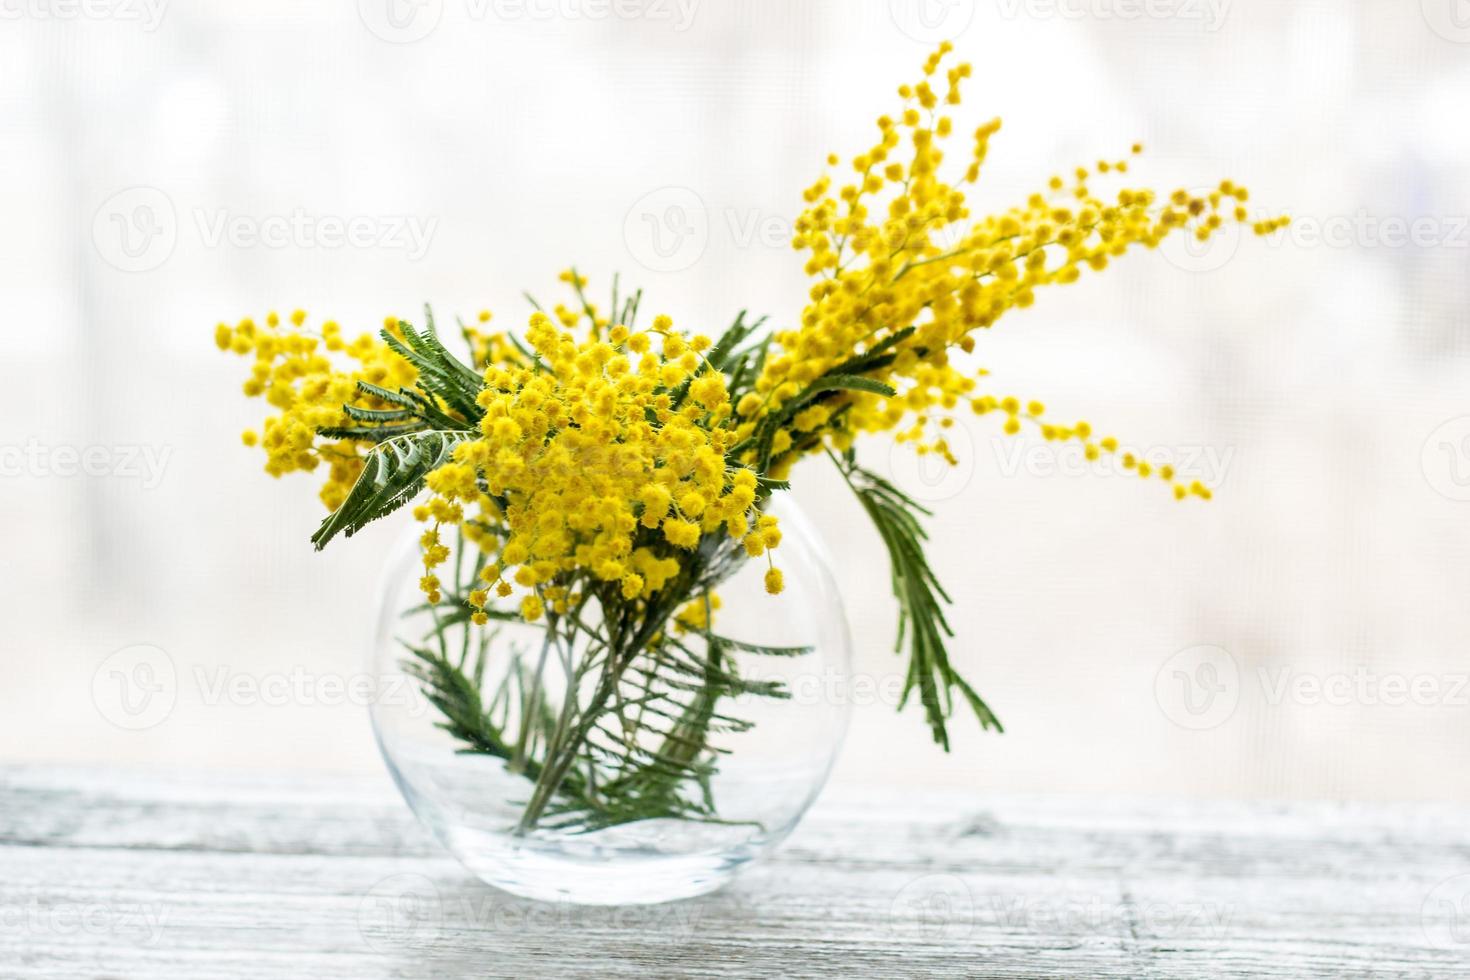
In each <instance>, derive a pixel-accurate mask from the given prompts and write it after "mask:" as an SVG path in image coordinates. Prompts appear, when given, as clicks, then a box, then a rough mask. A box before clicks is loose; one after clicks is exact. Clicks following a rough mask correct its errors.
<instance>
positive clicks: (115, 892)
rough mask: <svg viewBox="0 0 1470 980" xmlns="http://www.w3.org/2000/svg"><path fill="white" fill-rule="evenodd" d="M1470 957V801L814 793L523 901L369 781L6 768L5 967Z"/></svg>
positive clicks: (928, 968)
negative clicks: (771, 834) (593, 896)
mask: <svg viewBox="0 0 1470 980" xmlns="http://www.w3.org/2000/svg"><path fill="white" fill-rule="evenodd" d="M1261 974H1275V975H1287V976H1308V975H1313V976H1357V975H1379V976H1425V977H1428V976H1435V977H1443V976H1453V975H1465V976H1470V813H1467V812H1466V811H1465V810H1464V809H1458V808H1450V807H1426V806H1418V807H1367V806H1335V805H1325V804H1322V805H1318V804H1313V805H1291V806H1273V805H1241V804H1213V803H1212V804H1179V803H1154V802H1146V801H1145V802H1140V801H1133V802H1098V801H1083V800H1057V799H1050V800H1039V799H1032V798H1024V799H1023V798H1015V797H992V796H975V797H972V798H960V797H956V796H938V797H932V798H916V797H913V796H911V795H909V794H904V795H901V796H900V795H897V794H894V795H889V794H885V793H884V792H882V791H881V790H879V791H874V792H871V793H862V792H858V791H856V790H853V789H844V790H834V791H831V792H829V794H828V795H827V796H826V797H825V798H824V799H823V800H822V801H821V802H819V803H818V804H817V806H816V807H815V808H814V809H813V811H812V813H811V814H810V815H809V816H808V818H807V820H806V822H805V823H804V824H803V826H802V827H801V829H799V830H798V831H797V833H796V834H795V835H794V836H793V837H792V838H791V840H790V841H788V842H787V844H786V845H785V846H784V847H783V848H782V849H781V850H780V851H779V852H778V853H777V855H776V856H775V857H774V858H773V859H771V860H769V861H767V862H765V863H764V864H762V865H759V866H757V867H755V868H752V869H750V870H749V871H748V872H747V873H746V874H745V876H744V877H742V878H741V879H739V880H738V881H737V882H736V884H735V885H733V886H732V887H730V888H728V889H726V890H725V891H723V892H721V893H718V894H716V895H712V896H709V897H706V898H703V899H696V900H693V901H690V902H684V903H675V904H672V905H665V906H651V907H638V908H573V907H562V906H556V905H543V904H537V903H531V902H525V901H521V900H519V899H515V898H511V897H510V896H507V895H504V894H502V893H500V892H497V891H495V890H493V889H491V888H489V887H487V886H485V885H482V884H480V883H479V882H478V881H477V880H475V879H474V878H472V877H470V876H469V875H468V874H467V873H466V872H464V871H463V870H461V868H460V867H459V865H458V864H457V863H456V862H455V861H454V860H453V859H452V858H450V857H449V856H448V855H447V854H446V853H445V852H443V851H442V850H440V849H439V848H438V846H437V845H436V844H435V843H434V842H433V840H431V839H430V838H429V836H428V834H427V833H426V832H425V831H423V830H422V829H421V828H420V827H419V826H418V825H417V824H416V823H415V822H414V821H413V819H412V817H411V816H410V815H409V813H408V811H407V809H406V808H405V807H404V806H403V804H402V803H401V802H400V801H399V799H398V797H397V796H396V795H395V794H394V792H393V790H392V789H391V787H390V786H389V785H388V783H387V781H386V778H384V779H372V780H345V779H338V778H330V779H323V778H311V777H302V776H283V777H279V778H262V777H247V776H238V775H230V776H220V775H207V776H197V777H185V776H177V775H170V776H160V775H139V774H132V773H124V774H119V773H111V772H104V771H92V770H60V771H57V770H43V769H39V768H12V769H0V977H4V978H6V980H9V978H12V977H15V978H23V977H24V978H29V977H48V978H60V977H66V978H76V977H108V978H114V977H119V978H120V977H129V978H131V977H139V978H150V980H152V978H174V977H177V978H189V980H202V978H209V977H240V978H245V977H249V978H275V977H280V978H291V980H300V978H311V980H328V978H338V977H340V978H351V980H363V978H373V977H404V978H408V977H452V976H476V977H481V976H486V977H528V976H586V977H623V976H629V977H631V976H637V977H640V978H649V977H662V976H694V977H725V976H741V977H745V976H844V977H863V976H883V977H889V976H891V977H917V976H942V977H978V976H1038V975H1040V976H1059V977H1087V976H1102V977H1114V976H1116V977H1191V978H1194V977H1206V976H1236V975H1240V976H1245V975H1252V976H1258V975H1261Z"/></svg>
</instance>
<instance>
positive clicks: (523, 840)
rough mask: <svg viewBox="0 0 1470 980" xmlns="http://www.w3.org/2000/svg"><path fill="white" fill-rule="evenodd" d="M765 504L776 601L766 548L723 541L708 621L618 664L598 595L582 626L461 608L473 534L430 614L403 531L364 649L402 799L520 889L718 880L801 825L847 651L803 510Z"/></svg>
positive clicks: (466, 853)
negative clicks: (778, 582)
mask: <svg viewBox="0 0 1470 980" xmlns="http://www.w3.org/2000/svg"><path fill="white" fill-rule="evenodd" d="M769 510H770V512H771V513H774V514H775V515H776V516H777V517H778V519H779V521H780V526H781V528H782V532H783V539H782V542H781V545H780V547H779V549H777V550H776V551H775V553H774V554H775V557H776V559H777V561H778V563H779V566H780V568H781V569H782V571H783V573H784V577H785V590H784V591H783V592H782V593H781V594H780V595H776V596H772V595H769V594H767V593H766V592H765V590H764V587H763V576H764V574H765V571H766V568H767V562H766V559H765V558H764V557H762V558H758V559H748V560H746V559H744V556H743V554H742V553H740V552H739V551H738V549H734V548H732V549H731V550H730V553H729V554H728V555H726V556H725V558H726V559H727V561H728V567H727V569H726V571H725V573H724V574H722V575H721V580H720V581H719V582H718V584H717V585H716V586H715V587H714V590H713V591H714V594H715V595H716V596H718V600H717V601H718V603H719V605H718V608H713V604H711V612H712V618H711V622H710V625H709V626H708V627H707V628H705V627H703V626H702V625H701V624H698V623H690V624H685V625H684V626H682V627H681V626H680V625H679V624H677V623H675V622H668V623H667V624H666V625H665V627H664V630H663V631H661V632H663V634H664V636H663V638H657V637H656V638H655V639H654V640H653V641H652V642H651V643H649V644H648V645H646V646H643V647H641V648H637V649H632V650H630V651H629V652H628V654H626V655H624V656H621V657H617V658H613V657H611V656H609V655H608V654H607V653H606V651H607V650H608V649H610V648H611V647H612V646H613V644H611V643H606V644H605V643H603V642H602V641H601V640H599V639H598V638H599V637H606V636H607V635H608V630H609V626H608V625H607V624H604V623H602V622H601V620H600V613H599V611H598V610H597V609H596V608H595V604H590V605H589V606H587V607H584V608H583V609H582V611H581V613H580V615H579V616H578V617H576V618H577V619H578V620H579V622H578V623H577V624H572V623H570V622H569V620H570V619H571V618H573V617H569V616H563V617H547V618H545V619H542V620H539V621H538V622H536V623H534V624H528V623H525V622H523V621H517V620H516V619H515V618H513V617H507V618H506V619H505V620H503V621H502V620H495V619H492V620H491V621H490V622H489V623H487V624H485V625H483V626H475V625H473V624H472V623H470V622H468V620H467V619H466V618H465V616H466V614H467V611H465V613H461V614H459V615H456V610H455V609H454V608H453V605H452V600H451V598H450V597H451V596H452V594H453V593H454V592H455V589H454V588H451V587H448V583H450V582H452V581H453V579H454V577H455V575H456V574H458V575H459V576H460V577H461V578H464V576H465V571H464V570H465V569H466V568H469V567H472V565H473V557H472V555H473V551H474V546H473V545H469V546H466V547H465V548H464V549H462V550H463V552H464V555H463V556H462V555H461V554H459V553H456V554H454V555H453V556H452V557H451V559H450V561H449V562H448V563H447V564H446V565H445V566H443V567H441V568H440V569H439V570H438V571H439V572H440V577H441V578H442V579H444V581H445V582H446V590H445V595H446V598H445V600H444V601H443V602H441V603H440V604H439V605H438V606H435V607H429V606H428V605H427V604H426V603H425V602H424V597H423V595H422V594H421V593H420V592H419V591H418V579H419V576H420V575H421V574H422V566H421V564H420V558H419V550H418V545H417V537H418V532H417V530H415V531H414V532H413V533H411V534H409V535H407V536H406V537H405V539H404V541H403V543H402V545H401V546H400V547H399V548H398V549H397V551H396V552H395V554H394V556H393V558H392V559H391V562H390V565H389V568H388V574H387V576H386V579H385V583H384V591H383V596H382V605H381V609H380V613H379V617H378V627H377V639H376V642H375V643H374V648H373V651H372V665H371V673H372V674H373V676H375V677H377V678H379V680H380V682H381V684H382V686H381V688H380V696H379V697H377V698H375V699H374V702H373V706H372V709H371V713H372V722H373V729H374V732H375V734H376V736H377V740H378V745H379V747H380V749H381V750H382V753H383V758H384V759H385V760H386V761H387V763H388V768H389V770H390V771H391V772H392V774H393V778H394V780H395V781H396V782H397V784H398V787H399V789H400V790H401V791H402V792H403V796H404V798H405V799H406V800H407V801H408V804H409V806H410V807H411V808H412V809H413V811H414V813H415V814H416V815H417V816H418V818H419V819H420V820H421V821H422V822H423V823H424V824H425V825H426V826H427V827H428V828H429V829H430V830H431V831H433V833H434V834H435V836H436V837H438V839H439V840H440V841H441V842H443V844H444V846H445V847H447V848H448V849H449V850H450V851H451V852H452V853H453V854H454V855H455V856H456V857H457V858H458V859H459V860H460V861H461V862H462V863H463V864H464V865H465V866H466V867H467V868H469V869H470V870H471V871H472V872H474V873H475V874H476V875H478V876H479V877H480V878H481V879H483V880H484V881H486V882H488V883H489V884H491V885H494V886H496V887H498V888H502V889H504V890H505V891H508V892H511V893H513V894H516V895H520V896H524V897H528V898H535V899H542V900H548V901H562V902H574V903H584V904H631V903H648V902H662V901H668V900H672V899H678V898H687V897H690V896H694V895H700V894H703V893H705V892H709V891H712V890H714V889H715V888H718V887H720V886H721V885H722V884H724V883H725V882H726V881H728V880H729V879H730V878H731V876H732V875H733V874H734V873H735V872H736V871H737V870H738V869H739V868H740V867H741V866H743V865H744V864H746V863H748V862H749V861H751V860H754V859H755V858H758V857H759V856H761V855H762V854H764V853H766V852H767V851H769V850H771V849H772V848H774V847H775V846H776V845H777V844H778V843H780V841H781V840H782V839H783V838H785V837H786V835H787V834H789V833H790V832H791V830H792V829H793V828H794V827H795V826H796V824H797V822H798V821H799V820H800V819H801V816H802V814H803V813H804V812H805V811H806V809H807V807H808V806H809V805H810V804H811V802H812V801H813V799H815V797H816V795H817V793H818V792H819V791H820V789H821V788H822V785H823V783H824V782H825V781H826V779H827V775H828V773H829V771H830V770H831V767H832V763H833V761H834V759H835V757H836V753H837V750H838V748H839V746H840V744H841V740H842V737H843V734H844V733H845V730H846V726H847V697H846V684H847V672H848V669H849V657H850V650H849V638H848V632H847V625H846V619H845V618H844V615H843V611H842V604H841V601H840V599H839V596H838V593H837V589H836V585H835V583H834V582H833V579H832V575H831V573H830V571H829V569H828V563H827V561H826V558H825V554H824V551H823V549H822V547H821V544H820V542H819V541H818V539H817V538H816V537H815V535H814V532H813V530H812V528H811V526H810V524H808V522H807V521H806V520H805V518H804V517H803V516H802V515H801V513H800V512H799V510H798V509H797V508H796V506H795V505H794V504H793V503H792V502H791V501H790V500H789V499H787V497H786V495H784V494H777V495H776V498H775V499H774V500H773V501H772V503H771V506H770V508H769ZM446 543H452V542H446ZM456 568H458V569H459V572H458V573H456ZM698 605H699V608H704V607H703V604H702V602H701V603H699V604H698ZM613 629H616V627H615V626H614V627H613ZM624 646H625V647H626V646H627V645H626V644H625V645H624ZM569 678H570V679H571V680H570V681H569ZM390 694H391V695H392V696H389V695H390Z"/></svg>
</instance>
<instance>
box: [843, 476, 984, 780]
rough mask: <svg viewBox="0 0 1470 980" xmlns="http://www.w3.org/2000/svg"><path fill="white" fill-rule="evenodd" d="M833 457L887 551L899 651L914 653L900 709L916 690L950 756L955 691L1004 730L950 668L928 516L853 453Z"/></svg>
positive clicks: (944, 598) (941, 591)
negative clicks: (927, 546) (928, 551)
mask: <svg viewBox="0 0 1470 980" xmlns="http://www.w3.org/2000/svg"><path fill="white" fill-rule="evenodd" d="M829 455H831V456H832V459H833V462H835V463H836V464H837V468H838V469H839V470H840V471H841V473H842V476H843V478H844V479H845V480H846V481H847V484H848V486H849V487H850V488H851V489H852V491H853V493H854V494H855V495H856V496H857V498H858V502H859V503H861V504H862V506H863V509H864V510H865V511H866V512H867V514H868V517H869V518H870V519H871V520H872V522H873V526H874V527H875V528H877V530H878V534H879V536H880V537H881V538H882V539H883V544H884V546H885V547H886V548H887V549H888V558H889V568H890V580H891V585H892V588H893V595H894V598H895V599H897V600H898V609H899V611H898V636H897V638H896V641H895V648H896V649H898V650H900V651H902V650H903V649H904V647H905V645H907V648H908V653H909V665H908V672H907V675H906V677H905V680H904V689H903V695H902V697H901V699H900V701H899V707H900V708H902V707H903V705H904V704H905V703H906V702H907V700H908V697H909V695H910V694H912V693H914V692H915V691H917V692H918V695H919V703H920V704H921V705H922V707H923V709H924V714H925V717H926V719H927V720H928V722H929V727H930V729H931V730H932V731H933V733H934V741H936V742H938V743H939V744H940V745H941V746H943V747H944V750H945V751H946V752H947V751H949V731H948V729H947V727H946V722H947V720H948V719H949V717H950V715H951V714H952V713H953V710H954V692H955V691H956V690H958V691H959V694H960V696H961V697H962V698H963V699H964V701H965V702H966V703H967V704H968V705H969V706H970V710H971V711H973V712H974V714H975V717H976V718H977V719H978V720H979V722H980V727H981V728H982V729H989V728H994V729H995V730H996V731H1004V729H1003V728H1002V726H1001V723H1000V720H999V719H998V718H996V716H995V713H994V712H992V711H991V710H990V707H989V706H988V705H987V704H986V703H985V701H984V700H983V699H982V698H981V697H980V695H978V694H977V693H975V690H974V688H972V687H971V686H970V685H969V684H968V683H967V682H966V681H965V680H964V678H962V677H961V676H960V675H959V674H958V673H957V672H956V671H955V669H954V668H953V667H952V666H951V665H950V662H949V651H948V650H947V649H946V647H945V638H946V637H950V636H953V635H954V631H953V630H951V629H950V625H949V622H948V620H947V619H946V618H945V615H944V606H945V605H947V604H948V603H949V602H950V598H949V595H948V594H947V593H946V592H945V591H944V588H943V587H942V586H941V585H940V584H939V579H938V578H937V577H936V576H935V574H934V570H933V569H932V568H930V567H929V562H928V559H927V558H925V556H924V541H925V540H926V538H927V535H926V534H925V532H924V528H923V525H922V523H921V522H920V520H919V517H920V515H925V516H927V515H928V513H929V512H928V511H927V510H925V509H924V508H923V507H922V506H920V505H919V504H918V503H917V502H916V501H914V500H913V499H912V498H911V497H909V496H908V495H907V494H905V493H903V492H902V491H901V490H899V489H898V488H897V487H895V486H894V485H893V484H892V483H890V482H889V481H887V480H885V479H883V478H882V477H880V476H878V475H877V474H875V473H871V472H869V471H868V470H865V469H863V468H862V467H860V466H858V465H857V461H856V457H855V456H854V455H853V453H852V452H851V451H848V452H847V453H844V454H843V455H842V456H840V457H839V456H837V455H835V454H830V453H829Z"/></svg>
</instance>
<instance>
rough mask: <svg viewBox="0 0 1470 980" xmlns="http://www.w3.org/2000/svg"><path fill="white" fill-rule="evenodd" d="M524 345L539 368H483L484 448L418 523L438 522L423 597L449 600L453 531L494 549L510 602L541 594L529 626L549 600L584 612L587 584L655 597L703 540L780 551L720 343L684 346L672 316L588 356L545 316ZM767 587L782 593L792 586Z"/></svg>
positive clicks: (612, 337) (532, 605)
mask: <svg viewBox="0 0 1470 980" xmlns="http://www.w3.org/2000/svg"><path fill="white" fill-rule="evenodd" d="M563 319H565V318H563ZM571 319H572V321H573V322H575V320H576V317H572V318H571ZM594 329H595V328H594ZM526 339H527V341H528V343H529V344H530V348H531V350H532V351H533V352H534V354H535V360H534V362H530V363H497V364H491V365H490V366H489V367H488V368H487V369H486V370H485V374H484V387H483V389H482V390H481V392H480V396H479V399H478V404H479V406H480V407H481V408H482V409H484V412H485V414H484V417H483V419H482V420H481V421H480V426H479V427H480V433H479V438H476V439H473V440H469V441H466V442H463V443H462V444H460V445H459V446H458V447H457V448H456V449H455V451H454V457H453V460H452V461H451V462H449V463H447V464H445V465H443V466H441V467H439V468H438V469H436V470H435V471H433V472H432V473H430V474H429V476H428V478H427V483H428V486H429V489H430V490H431V491H432V492H433V497H432V498H431V499H430V500H429V502H428V503H426V504H424V505H423V506H421V507H419V508H418V509H417V510H416V516H418V517H419V518H420V519H421V520H424V521H431V522H433V523H434V525H435V526H434V528H432V529H430V530H429V532H428V533H427V535H426V537H425V544H426V552H425V565H426V576H425V579H424V582H423V583H422V584H423V587H424V590H425V591H426V592H428V593H429V594H430V595H433V594H434V593H435V592H437V591H438V580H437V578H436V577H435V576H434V575H433V568H434V567H435V566H437V565H439V564H441V563H442V562H443V561H444V560H445V559H447V557H448V549H447V548H444V547H443V546H442V545H439V541H438V526H439V525H440V524H444V523H451V524H457V525H461V526H463V527H464V528H465V529H466V531H467V533H469V534H470V535H471V537H472V539H473V540H475V541H476V542H477V543H478V544H480V546H481V547H482V549H485V550H487V551H495V552H496V555H495V561H493V562H492V563H491V564H489V565H487V566H486V568H485V569H484V571H483V572H482V576H483V577H484V579H485V581H486V584H487V586H489V587H494V588H495V589H496V591H497V592H499V594H501V595H502V596H505V595H509V594H510V593H511V591H512V587H511V585H510V583H511V582H514V583H515V584H517V585H520V586H522V587H524V588H526V589H530V590H532V592H531V593H530V594H528V595H527V596H526V597H525V599H524V600H523V604H522V612H523V614H524V615H525V617H526V618H527V619H531V620H534V619H536V618H537V617H539V616H540V615H541V613H542V612H543V610H544V606H545V603H546V602H550V603H551V605H552V607H553V608H554V609H557V610H559V611H565V610H566V609H567V608H568V607H569V606H570V605H574V604H576V602H577V601H578V600H579V599H580V596H578V595H577V594H575V593H569V592H567V591H566V589H565V587H564V585H563V583H565V582H568V581H570V580H571V579H572V577H573V576H574V574H575V573H579V572H586V573H588V574H589V575H590V576H591V578H592V579H594V580H596V581H599V582H604V583H615V584H616V586H617V588H618V589H619V591H620V593H621V595H622V597H623V598H624V599H627V600H633V599H639V598H644V599H646V598H648V597H650V596H652V595H653V594H654V593H656V592H658V591H659V590H660V589H662V588H663V587H664V585H665V584H666V583H667V582H669V581H670V580H671V579H674V578H676V577H677V576H678V575H679V574H680V572H681V571H682V570H683V568H684V565H683V563H682V562H681V561H680V560H679V554H680V553H681V552H687V551H690V550H692V549H694V548H696V547H698V546H699V544H700V543H701V541H702V540H703V538H704V536H706V535H710V534H714V533H716V532H721V533H724V534H726V535H729V536H730V537H731V538H733V539H735V540H736V541H738V542H741V543H743V545H744V548H745V550H746V552H747V553H748V554H749V555H752V556H756V555H761V554H763V553H765V552H766V551H767V550H768V549H770V548H773V547H775V546H776V545H777V544H778V543H779V542H780V530H779V529H778V528H777V527H776V522H775V519H774V518H772V517H770V516H768V515H762V514H759V513H758V512H757V511H756V510H755V503H756V499H757V483H758V479H757V475H756V473H755V472H754V471H752V470H750V469H748V468H746V467H743V466H733V465H731V464H730V462H729V460H728V459H727V457H726V451H727V450H728V449H729V448H730V445H731V442H732V440H733V431H732V429H731V428H729V427H728V426H726V425H725V424H724V422H725V421H726V420H727V419H728V418H729V416H730V413H731V409H730V398H729V394H728V392H727V391H726V388H725V377H724V375H723V374H721V373H720V372H718V371H716V370H713V368H712V367H711V366H710V365H709V364H708V362H707V361H706V360H705V359H704V357H703V356H702V355H703V353H704V352H705V351H707V350H708V349H709V347H710V343H711V342H710V340H709V338H707V337H703V336H696V337H693V338H692V339H687V340H686V339H685V337H684V336H683V335H682V334H680V333H678V332H676V331H675V330H674V329H673V324H672V323H671V322H670V320H669V318H668V317H664V316H660V317H657V318H656V319H655V320H654V321H653V326H652V329H651V330H649V331H639V332H633V331H629V330H628V329H627V328H626V327H624V326H621V325H614V326H612V327H611V328H610V329H609V330H608V331H607V334H606V337H605V338H604V339H597V338H594V339H592V340H589V341H587V342H584V343H578V342H577V340H576V339H575V338H574V337H573V335H572V334H571V333H569V332H567V330H566V329H565V326H564V325H563V326H559V325H558V324H557V323H555V322H553V321H552V320H551V318H549V317H548V316H546V315H545V314H542V313H537V314H536V315H534V316H533V317H532V318H531V322H530V326H529V328H528V330H527V333H526ZM655 345H657V347H658V349H657V350H655ZM521 360H522V361H524V360H525V359H524V358H522V359H521ZM641 531H647V532H656V533H655V534H641V533H640V532H641ZM768 582H770V583H772V584H773V585H774V588H773V591H779V579H768ZM478 605H480V606H482V607H483V605H484V603H483V600H482V601H481V602H480V603H478Z"/></svg>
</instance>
